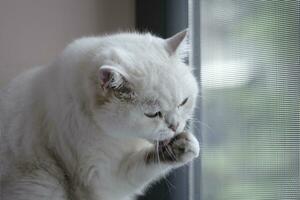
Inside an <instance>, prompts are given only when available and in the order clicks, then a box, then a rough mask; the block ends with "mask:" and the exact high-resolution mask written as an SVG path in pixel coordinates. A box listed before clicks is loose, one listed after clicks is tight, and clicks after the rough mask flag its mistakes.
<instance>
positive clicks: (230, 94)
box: [196, 0, 300, 200]
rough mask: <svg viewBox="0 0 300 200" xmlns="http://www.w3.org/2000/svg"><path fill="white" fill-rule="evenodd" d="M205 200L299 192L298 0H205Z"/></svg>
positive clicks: (292, 196)
mask: <svg viewBox="0 0 300 200" xmlns="http://www.w3.org/2000/svg"><path fill="white" fill-rule="evenodd" d="M200 2H201V4H200V7H201V8H200V24H199V28H200V30H201V31H200V33H201V34H200V35H201V39H200V41H199V42H200V44H201V85H202V92H201V97H200V99H201V103H202V108H201V112H202V119H201V121H199V122H196V123H200V124H201V127H202V128H201V133H202V139H203V141H202V155H201V156H202V158H201V159H202V167H201V177H199V179H201V194H200V195H201V199H202V200H212V199H213V200H227V199H228V200H233V199H239V200H299V199H300V175H299V172H300V167H299V166H300V15H299V13H300V6H299V5H300V1H296V0H289V1H288V0H287V1H275V0H274V1H262V0H253V1H243V0H238V1H231V0H201V1H200Z"/></svg>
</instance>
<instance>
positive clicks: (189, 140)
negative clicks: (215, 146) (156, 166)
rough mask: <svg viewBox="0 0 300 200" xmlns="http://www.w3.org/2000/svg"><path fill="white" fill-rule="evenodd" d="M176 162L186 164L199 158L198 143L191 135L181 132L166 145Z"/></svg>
mask: <svg viewBox="0 0 300 200" xmlns="http://www.w3.org/2000/svg"><path fill="white" fill-rule="evenodd" d="M168 146H169V148H171V150H172V153H173V154H174V156H175V157H176V161H177V162H182V163H187V162H189V161H191V160H193V159H194V158H196V157H198V156H199V151H200V147H199V142H198V140H197V139H196V138H195V136H194V135H192V134H191V133H187V132H183V133H180V134H179V135H177V136H175V137H174V138H173V139H172V140H171V142H170V143H169V144H168Z"/></svg>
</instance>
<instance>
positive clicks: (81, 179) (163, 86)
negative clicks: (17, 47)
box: [0, 33, 199, 200]
mask: <svg viewBox="0 0 300 200" xmlns="http://www.w3.org/2000/svg"><path fill="white" fill-rule="evenodd" d="M182 35H183V34H182V33H181V34H179V35H177V36H174V37H173V38H171V39H170V40H169V41H165V40H162V39H159V38H156V37H154V36H151V35H149V34H148V35H140V34H118V35H113V36H107V37H99V38H98V37H94V38H83V39H80V40H77V41H75V42H74V43H72V44H71V45H69V46H68V47H67V48H66V50H65V51H64V52H63V54H62V55H61V56H59V57H58V58H57V60H56V61H55V62H53V63H52V64H50V65H49V66H46V67H40V68H36V69H33V70H31V71H29V72H27V73H25V74H23V75H21V76H20V77H18V78H17V79H15V80H14V81H12V82H11V83H10V84H9V86H8V87H6V88H5V89H3V90H2V91H1V93H0V94H1V95H0V112H1V114H0V144H1V146H0V163H1V164H0V184H1V185H0V197H1V200H38V199H39V200H40V199H47V200H48V199H53V200H54V199H55V200H129V199H133V198H134V196H135V195H136V194H139V193H141V192H142V191H143V190H144V189H145V187H146V186H147V185H148V184H149V183H151V182H153V181H154V180H156V179H158V178H159V177H161V176H163V175H164V174H165V173H167V172H168V171H170V170H171V169H172V168H175V167H179V166H181V165H183V164H185V163H187V162H188V161H190V160H192V159H193V158H194V157H196V156H197V155H198V151H199V145H198V142H197V140H196V139H195V138H194V137H193V136H192V135H191V134H190V133H185V132H183V130H184V126H185V123H186V120H188V119H189V118H190V117H191V115H192V111H193V108H194V105H195V99H196V96H197V84H196V81H195V79H194V77H193V76H192V74H191V72H190V71H191V70H190V69H189V68H188V67H187V66H186V65H185V64H183V63H182V62H181V60H180V58H179V56H178V52H176V49H177V46H178V45H179V44H180V43H181V40H182V39H183V37H182ZM167 44H168V45H169V46H168V45H167ZM172 48H173V49H172ZM170 65H173V66H170ZM167 68H170V71H169V72H168V71H166V70H167ZM172 68H173V69H172ZM175 70H176V71H175ZM163 79H165V80H163ZM183 100H184V101H183ZM182 101H183V102H182ZM173 104H174V105H173ZM183 104H186V105H183ZM180 109H181V110H180ZM175 135H177V136H176V137H174V136H175ZM170 138H173V139H172V140H171V141H168V140H169V139H170ZM156 140H160V141H163V140H164V141H168V142H166V144H165V145H162V144H158V143H157V145H154V144H152V143H151V141H156Z"/></svg>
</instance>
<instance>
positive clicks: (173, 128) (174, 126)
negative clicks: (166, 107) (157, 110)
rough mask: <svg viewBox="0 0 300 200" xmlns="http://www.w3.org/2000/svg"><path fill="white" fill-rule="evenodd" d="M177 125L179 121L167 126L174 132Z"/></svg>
mask: <svg viewBox="0 0 300 200" xmlns="http://www.w3.org/2000/svg"><path fill="white" fill-rule="evenodd" d="M178 126H179V123H176V124H171V125H170V126H169V127H168V128H169V129H171V130H172V131H174V132H176V130H177V128H178Z"/></svg>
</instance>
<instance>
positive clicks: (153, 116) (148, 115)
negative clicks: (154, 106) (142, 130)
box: [144, 111, 162, 118]
mask: <svg viewBox="0 0 300 200" xmlns="http://www.w3.org/2000/svg"><path fill="white" fill-rule="evenodd" d="M144 115H145V116H147V117H149V118H155V117H160V118H161V117H162V114H161V112H160V111H159V112H156V113H144Z"/></svg>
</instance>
